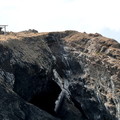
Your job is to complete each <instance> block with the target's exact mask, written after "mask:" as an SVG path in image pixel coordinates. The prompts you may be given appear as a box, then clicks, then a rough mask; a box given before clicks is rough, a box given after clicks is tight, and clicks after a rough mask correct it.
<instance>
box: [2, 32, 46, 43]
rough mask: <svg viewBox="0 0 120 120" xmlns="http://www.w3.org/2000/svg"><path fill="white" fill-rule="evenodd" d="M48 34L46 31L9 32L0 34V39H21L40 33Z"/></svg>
mask: <svg viewBox="0 0 120 120" xmlns="http://www.w3.org/2000/svg"><path fill="white" fill-rule="evenodd" d="M45 34H48V33H47V32H41V33H32V32H31V33H25V32H18V33H14V32H9V33H7V34H6V35H0V41H7V40H10V39H18V40H19V39H21V38H24V37H34V36H40V35H45Z"/></svg>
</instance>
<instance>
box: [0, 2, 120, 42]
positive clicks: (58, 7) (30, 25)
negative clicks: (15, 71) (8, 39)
mask: <svg viewBox="0 0 120 120" xmlns="http://www.w3.org/2000/svg"><path fill="white" fill-rule="evenodd" d="M119 3H120V0H0V24H7V25H9V26H8V27H7V30H8V31H14V32H18V31H22V30H28V29H36V30H38V31H39V32H48V31H63V30H77V31H80V32H84V31H85V32H87V33H96V32H97V33H101V34H102V35H104V36H107V37H110V38H113V39H116V40H118V41H119V42H120V7H119V5H120V4H119Z"/></svg>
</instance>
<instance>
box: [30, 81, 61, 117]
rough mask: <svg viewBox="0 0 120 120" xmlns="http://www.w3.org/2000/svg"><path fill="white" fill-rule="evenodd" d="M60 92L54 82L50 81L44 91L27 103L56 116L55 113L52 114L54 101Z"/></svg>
mask: <svg viewBox="0 0 120 120" xmlns="http://www.w3.org/2000/svg"><path fill="white" fill-rule="evenodd" d="M60 92H61V89H60V87H59V86H58V85H57V84H56V83H55V82H54V81H50V82H49V83H48V87H47V88H46V91H44V92H43V93H37V94H35V95H34V96H33V97H32V99H31V100H30V101H29V102H30V103H32V104H34V105H35V106H37V107H39V108H41V109H43V110H45V111H47V112H48V113H50V114H52V115H54V116H56V113H55V112H54V108H55V101H56V99H57V98H58V96H59V94H60Z"/></svg>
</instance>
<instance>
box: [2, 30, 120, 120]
mask: <svg viewBox="0 0 120 120" xmlns="http://www.w3.org/2000/svg"><path fill="white" fill-rule="evenodd" d="M5 38H6V40H5ZM5 38H4V36H2V35H1V36H0V40H1V41H0V92H1V93H0V106H1V107H0V119H1V120H4V119H9V120H57V119H61V120H120V119H119V118H120V44H119V43H118V42H116V41H115V40H113V39H109V38H106V37H103V36H102V35H100V34H98V33H96V34H87V33H80V32H77V31H65V32H51V33H37V32H36V31H35V32H34V31H33V32H32V31H29V32H26V31H25V32H20V33H8V35H6V37H5Z"/></svg>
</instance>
